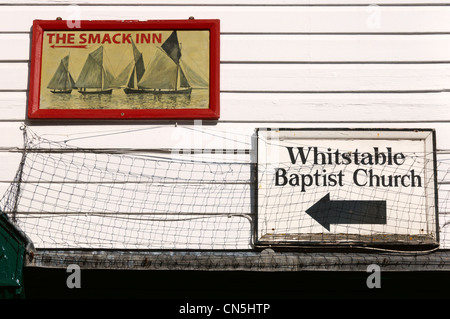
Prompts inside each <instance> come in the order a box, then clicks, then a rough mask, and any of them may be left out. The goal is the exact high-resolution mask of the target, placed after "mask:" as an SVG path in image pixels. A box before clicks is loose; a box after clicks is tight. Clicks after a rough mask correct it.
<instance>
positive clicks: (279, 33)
mask: <svg viewBox="0 0 450 319" xmlns="http://www.w3.org/2000/svg"><path fill="white" fill-rule="evenodd" d="M161 3H162V2H161V1H151V0H136V1H125V0H109V1H100V0H92V1H89V0H80V1H76V2H73V1H57V0H54V1H51V0H46V1H33V0H28V1H26V0H23V1H12V0H11V1H3V2H1V3H0V47H1V50H0V130H1V133H2V134H0V150H1V152H0V160H1V163H2V165H0V193H3V192H4V191H5V190H6V189H7V187H8V186H9V184H10V182H11V181H12V180H13V178H14V175H15V173H16V170H17V167H18V165H19V161H20V156H21V154H20V153H15V152H10V150H14V149H15V148H21V147H23V140H22V131H21V130H20V127H21V126H22V124H23V123H25V122H26V107H27V89H28V81H29V79H28V74H29V73H28V72H29V70H28V68H29V59H30V30H31V26H32V22H33V20H34V19H56V18H57V17H61V18H62V19H64V20H66V19H67V20H77V19H80V20H95V19H102V20H109V19H111V20H113V19H120V20H151V19H188V18H189V17H190V16H194V17H195V18H197V19H220V21H221V37H220V41H221V50H220V53H221V69H220V71H221V95H220V99H221V118H220V120H219V121H217V122H213V123H203V124H205V125H203V126H201V127H199V126H198V125H197V126H194V123H193V122H191V123H185V122H183V123H178V124H177V125H175V123H174V122H170V123H167V124H165V123H161V122H157V123H153V122H145V123H144V122H124V123H117V122H115V123H111V122H108V123H105V124H102V123H99V122H95V123H89V122H87V121H86V122H77V123H75V124H68V123H67V122H58V121H53V122H52V123H51V125H49V123H45V124H39V123H31V124H30V125H29V126H30V129H31V130H32V131H33V132H35V133H36V134H37V135H39V136H42V137H45V138H48V139H50V140H54V141H58V142H64V141H68V142H70V145H73V146H81V147H89V148H102V147H104V148H146V149H150V148H151V149H161V148H162V149H171V148H181V149H183V148H186V149H191V148H194V149H198V148H206V149H208V148H210V149H226V150H234V149H237V150H251V149H252V148H253V147H254V144H253V143H252V139H251V138H252V136H253V135H254V133H255V128H257V127H272V128H276V127H289V128H309V127H321V128H329V127H339V128H352V127H354V128H434V129H435V130H436V139H437V158H438V164H440V165H439V167H438V168H440V170H439V175H438V187H439V222H440V226H441V234H440V240H441V242H440V244H441V248H448V247H450V233H448V232H450V227H448V226H447V222H449V223H450V173H448V163H449V162H450V138H449V137H450V2H449V1H433V4H426V3H425V2H424V1H413V0H410V1H401V0H398V1H392V0H375V1H371V2H370V3H362V2H361V1H356V0H347V1H334V0H327V1H319V0H313V1H304V0H298V1H294V0H286V1H275V0H272V1H271V0H267V1H252V0H242V1H238V0H220V1H212V0H178V1H177V0H170V1H165V2H164V5H162V4H161ZM206 124H207V125H206ZM230 157H231V160H232V161H233V160H237V161H240V162H251V160H252V158H251V154H249V153H248V152H247V153H243V154H242V153H240V152H238V154H237V155H235V156H233V155H229V154H228V155H227V160H230ZM216 158H217V157H216ZM219 158H220V157H219ZM243 191H244V192H248V196H247V198H250V196H251V194H250V188H245V189H244V190H243ZM186 205H188V204H186ZM249 205H251V204H250V202H249V201H247V202H245V203H244V204H243V212H244V213H248V211H250V208H249V207H248V206H249ZM218 222H221V219H220V218H219V220H218ZM223 222H224V223H226V222H227V221H226V220H223ZM43 231H45V230H43ZM235 231H236V232H238V233H237V234H236V236H237V237H238V238H239V240H240V241H239V244H238V245H236V246H233V247H236V248H248V247H249V244H248V243H249V236H250V233H251V232H250V229H249V227H248V225H247V224H246V225H244V226H242V227H241V226H240V228H239V229H236V230H235ZM170 235H172V234H170ZM61 236H62V234H55V235H54V238H53V239H54V241H55V242H54V245H55V247H58V245H59V242H58V238H60V237H61ZM88 244H89V243H87V245H88ZM100 246H101V244H100ZM37 247H39V246H38V245H37ZM230 247H231V246H230ZM213 248H214V247H213Z"/></svg>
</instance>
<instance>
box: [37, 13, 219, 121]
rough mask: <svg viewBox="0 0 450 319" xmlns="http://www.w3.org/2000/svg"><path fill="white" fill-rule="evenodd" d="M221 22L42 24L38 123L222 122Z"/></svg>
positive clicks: (39, 34)
mask: <svg viewBox="0 0 450 319" xmlns="http://www.w3.org/2000/svg"><path fill="white" fill-rule="evenodd" d="M219 43H220V21H219V20H195V19H189V20H155V21H79V27H77V28H73V21H65V20H35V21H34V23H33V37H32V50H31V65H30V91H29V98H28V118H30V119H218V118H219V116H220V107H219V98H220V95H219V94H220V91H219V80H220V76H219V70H220V46H219Z"/></svg>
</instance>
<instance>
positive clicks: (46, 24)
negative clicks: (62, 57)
mask: <svg viewBox="0 0 450 319" xmlns="http://www.w3.org/2000/svg"><path fill="white" fill-rule="evenodd" d="M68 22H71V21H67V20H34V21H33V28H32V47H31V57H30V78H29V93H28V106H27V108H28V110H27V115H28V118H29V119H128V120H130V119H146V120H152V119H156V120H162V119H164V120H170V119H172V120H174V119H179V120H183V119H209V120H218V119H219V118H220V20H218V19H199V20H197V19H187V20H147V21H138V20H120V21H119V20H95V21H94V20H93V21H91V20H89V21H88V20H81V21H79V23H80V26H81V27H80V28H77V30H99V31H100V30H101V31H108V30H152V29H154V30H209V32H210V52H209V53H210V70H209V72H210V74H209V76H210V77H209V80H210V82H209V108H208V109H41V108H40V85H41V67H42V66H41V64H42V44H43V35H44V31H48V30H55V31H57V30H58V31H65V30H73V29H74V28H70V27H69V25H71V23H68Z"/></svg>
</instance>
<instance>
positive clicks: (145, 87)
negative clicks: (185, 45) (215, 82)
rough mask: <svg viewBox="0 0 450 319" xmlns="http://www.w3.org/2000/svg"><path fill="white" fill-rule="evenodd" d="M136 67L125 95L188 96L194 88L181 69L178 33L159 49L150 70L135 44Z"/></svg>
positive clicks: (174, 32) (174, 33)
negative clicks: (146, 67)
mask: <svg viewBox="0 0 450 319" xmlns="http://www.w3.org/2000/svg"><path fill="white" fill-rule="evenodd" d="M133 54H134V59H135V66H134V68H133V71H132V72H131V76H130V78H129V81H128V85H127V87H126V88H124V91H125V93H127V94H130V93H153V94H187V95H190V94H191V91H192V87H191V86H190V84H189V81H188V80H187V78H186V75H185V74H184V72H183V69H182V67H181V63H180V59H181V47H180V44H179V42H178V36H177V32H176V31H173V32H172V34H171V35H170V36H169V37H168V38H167V40H166V41H165V42H164V43H163V44H162V45H161V47H157V51H156V55H155V56H154V59H153V61H152V63H151V64H150V66H149V68H148V69H145V67H144V63H143V59H142V53H140V52H139V51H138V49H137V48H136V46H135V45H134V43H133Z"/></svg>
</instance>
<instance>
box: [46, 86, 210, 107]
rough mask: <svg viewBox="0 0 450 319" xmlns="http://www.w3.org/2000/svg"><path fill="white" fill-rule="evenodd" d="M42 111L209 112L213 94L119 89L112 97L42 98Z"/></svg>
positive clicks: (69, 95)
mask: <svg viewBox="0 0 450 319" xmlns="http://www.w3.org/2000/svg"><path fill="white" fill-rule="evenodd" d="M40 105H41V106H40V107H41V108H42V109H207V108H209V90H208V89H192V92H191V94H190V95H186V94H151V93H149V94H126V93H125V92H124V91H123V89H115V90H113V91H112V94H81V93H79V92H78V91H77V90H76V89H74V90H72V93H70V94H67V93H62V94H54V93H51V92H50V91H48V92H45V93H44V94H42V95H41V101H40Z"/></svg>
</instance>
